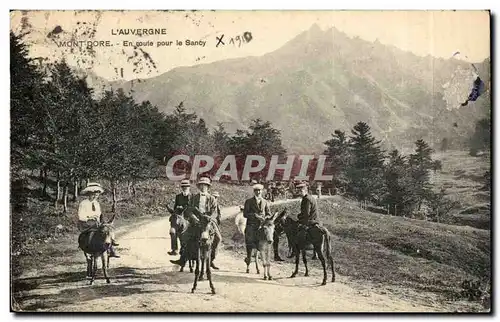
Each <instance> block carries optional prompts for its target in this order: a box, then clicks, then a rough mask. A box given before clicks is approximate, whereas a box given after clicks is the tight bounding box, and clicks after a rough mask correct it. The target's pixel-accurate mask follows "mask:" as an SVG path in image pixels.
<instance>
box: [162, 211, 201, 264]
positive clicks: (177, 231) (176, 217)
mask: <svg viewBox="0 0 500 322" xmlns="http://www.w3.org/2000/svg"><path fill="white" fill-rule="evenodd" d="M167 210H168V212H169V213H170V215H171V216H173V220H172V221H171V222H172V223H173V226H172V228H170V238H171V239H172V241H171V242H172V243H173V239H174V238H179V240H180V241H181V250H180V251H181V252H184V251H186V250H185V246H186V245H184V243H183V240H182V234H183V233H185V232H186V230H187V228H188V226H189V222H188V221H187V220H186V219H185V218H184V216H183V213H184V211H185V210H186V209H184V210H183V211H182V212H180V213H179V212H176V211H174V210H173V209H172V208H170V207H169V206H167ZM188 264H189V272H190V273H192V272H193V265H194V260H192V259H189V260H188ZM185 265H186V264H184V265H182V266H181V268H180V270H179V272H183V271H184V266H185Z"/></svg>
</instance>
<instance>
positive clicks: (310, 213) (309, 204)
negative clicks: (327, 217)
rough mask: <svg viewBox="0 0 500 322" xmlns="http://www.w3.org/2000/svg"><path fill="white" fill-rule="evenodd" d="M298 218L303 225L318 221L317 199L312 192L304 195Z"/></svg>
mask: <svg viewBox="0 0 500 322" xmlns="http://www.w3.org/2000/svg"><path fill="white" fill-rule="evenodd" d="M297 219H298V220H299V223H301V224H303V225H308V224H311V223H315V222H317V220H318V211H317V204H316V199H314V197H313V196H311V195H310V194H307V195H305V196H304V197H302V202H301V203H300V215H298V217H297Z"/></svg>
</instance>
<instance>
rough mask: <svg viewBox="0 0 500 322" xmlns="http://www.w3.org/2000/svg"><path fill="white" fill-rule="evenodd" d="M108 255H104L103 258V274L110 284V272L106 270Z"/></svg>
mask: <svg viewBox="0 0 500 322" xmlns="http://www.w3.org/2000/svg"><path fill="white" fill-rule="evenodd" d="M104 257H108V255H107V254H106V253H104V254H102V256H101V262H102V273H103V274H104V278H105V279H106V283H108V284H109V283H110V280H109V277H108V270H107V269H106V258H104Z"/></svg>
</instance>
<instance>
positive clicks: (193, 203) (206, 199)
mask: <svg viewBox="0 0 500 322" xmlns="http://www.w3.org/2000/svg"><path fill="white" fill-rule="evenodd" d="M211 185H212V184H211V182H210V179H209V178H207V177H201V178H200V180H199V181H198V184H197V186H198V189H199V190H200V192H199V193H197V194H196V195H194V196H193V197H192V198H191V200H190V201H189V205H188V206H189V207H192V208H194V209H195V211H194V212H192V213H190V214H189V215H188V216H189V217H190V218H186V219H188V220H191V221H198V220H199V218H200V216H201V215H205V216H209V217H211V219H212V226H213V227H214V232H215V236H214V241H213V247H212V254H211V259H212V262H211V263H210V267H212V268H213V269H219V268H218V267H217V266H215V264H214V259H215V256H216V255H217V247H218V245H219V243H220V241H221V240H222V236H221V233H220V229H219V225H217V221H216V220H217V201H216V199H215V198H214V197H213V196H212V195H210V194H209V193H208V189H209V188H210V186H211ZM181 238H182V242H183V243H184V244H187V243H190V242H196V241H195V240H192V239H193V231H192V227H191V226H190V227H189V228H188V230H187V231H186V232H185V233H184V234H183V236H182V237H181ZM181 247H183V246H182V245H181ZM186 255H187V254H186V252H181V257H180V259H178V260H171V261H170V262H171V263H173V264H177V265H180V266H184V265H185V263H186V261H187V258H186V257H187V256H186Z"/></svg>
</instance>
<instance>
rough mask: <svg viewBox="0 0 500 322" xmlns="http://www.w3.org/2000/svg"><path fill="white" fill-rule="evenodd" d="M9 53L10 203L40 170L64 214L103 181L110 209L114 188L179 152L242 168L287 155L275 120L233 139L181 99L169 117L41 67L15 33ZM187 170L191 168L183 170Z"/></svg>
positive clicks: (64, 71) (59, 69) (58, 68)
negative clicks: (251, 159) (233, 160)
mask: <svg viewBox="0 0 500 322" xmlns="http://www.w3.org/2000/svg"><path fill="white" fill-rule="evenodd" d="M10 51H11V62H10V70H11V83H10V88H11V107H10V113H11V114H10V118H11V160H10V161H11V182H12V194H11V201H12V203H13V206H14V207H17V206H22V205H23V200H25V199H26V191H25V190H26V189H25V186H26V180H25V179H26V177H27V175H29V173H30V171H31V172H32V173H34V171H38V173H39V176H40V179H41V181H42V182H43V188H42V196H43V197H47V196H48V192H47V190H48V186H49V181H50V180H49V177H52V178H55V181H56V187H57V188H56V193H55V194H56V196H55V198H54V199H55V200H54V205H55V206H56V207H57V205H58V204H59V203H60V201H62V204H63V211H66V210H67V201H68V196H69V195H70V194H72V195H73V200H75V201H76V197H77V195H78V189H79V188H80V187H81V186H84V185H85V182H86V181H88V180H94V179H99V180H100V179H105V180H108V181H109V183H110V186H111V192H112V196H113V206H112V209H113V211H114V210H115V206H116V187H117V184H118V183H119V182H122V183H123V182H127V184H128V186H129V187H131V190H132V191H134V184H135V183H136V182H137V181H138V180H140V179H143V178H148V177H158V176H159V175H160V173H161V171H162V170H163V171H164V169H162V168H161V167H160V166H161V165H164V164H165V161H166V160H168V159H169V158H170V157H172V156H173V155H175V154H186V155H189V156H194V155H200V154H209V155H213V156H214V157H215V159H216V160H217V161H216V162H221V161H222V160H223V158H224V156H225V155H227V154H234V155H237V157H238V163H239V166H240V168H242V165H243V162H244V157H245V156H246V155H247V154H262V152H264V154H269V155H273V154H278V155H282V154H284V153H285V152H286V150H285V149H284V148H283V146H282V143H281V134H280V132H279V131H278V130H276V129H274V128H272V126H271V123H270V122H264V121H262V120H260V119H255V120H251V122H250V125H249V128H248V129H247V130H237V131H236V133H235V134H234V135H229V134H228V133H227V132H226V130H225V129H224V127H223V125H222V124H219V126H218V127H217V128H216V129H214V130H213V131H210V130H209V129H208V128H207V126H206V124H205V121H204V120H203V119H202V118H200V117H198V116H197V115H196V113H188V112H187V110H186V108H185V106H184V104H183V102H180V103H179V105H178V106H176V107H175V109H174V111H173V113H170V114H165V113H162V112H160V111H159V109H158V107H156V106H153V105H152V104H151V103H150V102H148V101H144V102H141V103H137V102H136V101H134V99H133V98H132V97H131V96H129V95H127V94H126V93H125V92H124V91H123V90H122V89H118V90H106V91H104V93H103V94H102V95H100V97H99V98H96V95H95V94H94V91H93V90H92V89H91V88H89V86H88V85H87V82H86V80H85V77H80V76H78V75H77V74H76V73H75V72H74V71H73V70H72V69H71V68H70V67H69V66H68V65H67V63H66V62H65V61H64V60H63V61H59V62H56V63H53V64H48V65H46V66H44V68H41V67H40V66H39V65H37V64H35V63H34V61H33V59H31V58H30V57H29V55H28V47H27V46H26V44H24V43H23V40H22V36H17V35H15V34H14V33H12V32H11V33H10ZM181 167H184V169H183V170H186V171H189V167H190V165H189V164H188V165H181Z"/></svg>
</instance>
